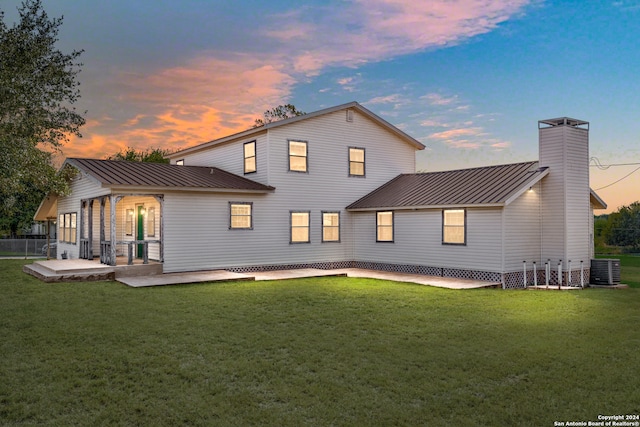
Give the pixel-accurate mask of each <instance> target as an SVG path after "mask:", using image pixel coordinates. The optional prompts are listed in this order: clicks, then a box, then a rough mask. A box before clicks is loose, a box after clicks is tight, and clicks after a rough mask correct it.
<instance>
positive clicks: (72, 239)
mask: <svg viewBox="0 0 640 427" xmlns="http://www.w3.org/2000/svg"><path fill="white" fill-rule="evenodd" d="M77 218H78V214H77V213H76V212H72V213H64V214H60V217H59V219H58V229H59V234H58V240H60V241H61V242H64V243H73V244H75V243H76V230H77V225H76V222H77Z"/></svg>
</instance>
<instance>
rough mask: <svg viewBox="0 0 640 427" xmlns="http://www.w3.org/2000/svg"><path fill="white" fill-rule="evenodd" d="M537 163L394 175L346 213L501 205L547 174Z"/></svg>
mask: <svg viewBox="0 0 640 427" xmlns="http://www.w3.org/2000/svg"><path fill="white" fill-rule="evenodd" d="M548 172H549V171H548V168H540V167H538V162H524V163H513V164H508V165H500V166H487V167H481V168H472V169H460V170H453V171H444V172H429V173H417V174H403V175H398V176H397V177H396V178H394V179H393V180H391V181H389V182H388V183H386V184H384V185H383V186H381V187H379V188H378V189H376V190H374V191H372V192H371V193H369V194H367V195H366V196H364V197H363V198H361V199H360V200H358V201H356V202H355V203H352V204H351V205H349V206H347V209H349V210H375V209H383V208H394V209H398V208H407V209H408V208H417V207H445V206H459V207H464V206H505V205H507V204H509V203H511V201H513V200H514V199H515V198H516V197H518V196H519V195H520V194H522V193H523V192H524V191H526V190H527V189H528V188H530V187H531V186H532V185H534V184H535V183H536V182H538V181H539V180H541V179H542V178H543V177H544V176H546V175H547V174H548Z"/></svg>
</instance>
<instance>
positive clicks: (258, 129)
mask: <svg viewBox="0 0 640 427" xmlns="http://www.w3.org/2000/svg"><path fill="white" fill-rule="evenodd" d="M348 109H352V110H355V111H358V112H359V113H361V114H362V115H364V116H365V117H367V118H369V119H370V120H372V121H373V122H374V123H376V124H377V125H379V126H381V127H383V128H385V129H386V130H388V131H390V132H391V133H392V134H394V135H396V136H397V137H398V138H400V139H401V140H403V141H404V142H406V143H408V144H410V145H411V146H413V147H414V148H415V149H416V150H424V148H425V146H424V145H423V144H422V143H421V142H419V141H418V140H417V139H415V138H413V137H411V136H409V135H408V134H407V133H405V132H403V131H402V130H400V129H398V128H397V127H395V126H394V125H392V124H391V123H389V122H387V121H386V120H384V119H383V118H381V117H379V116H378V115H376V114H374V113H373V112H371V111H369V110H368V109H366V108H365V107H363V106H362V105H360V104H358V103H357V102H355V101H354V102H349V103H347V104H342V105H337V106H335V107H330V108H325V109H323V110H318V111H314V112H312V113H308V114H303V115H301V116H296V117H290V118H288V119H283V120H278V121H274V122H271V123H267V124H265V125H264V126H260V127H256V128H252V129H248V130H246V131H243V132H239V133H236V134H233V135H229V136H225V137H223V138H218V139H214V140H213V141H209V142H205V143H203V144H199V145H196V146H194V147H190V148H186V149H184V150H180V151H176V152H175V153H173V154H170V155H169V156H168V157H169V158H170V159H177V158H180V157H181V156H184V155H186V154H191V153H194V152H197V151H201V150H205V149H208V148H211V147H215V146H217V145H221V144H224V143H227V142H231V141H234V140H240V139H246V138H251V137H255V136H257V135H259V134H260V133H263V132H266V131H268V130H270V129H274V128H279V127H282V126H287V125H290V124H292V123H299V122H302V121H305V120H309V119H313V118H315V117H320V116H323V115H326V114H331V113H335V112H336V111H341V110H348Z"/></svg>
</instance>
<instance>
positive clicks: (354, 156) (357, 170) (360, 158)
mask: <svg viewBox="0 0 640 427" xmlns="http://www.w3.org/2000/svg"><path fill="white" fill-rule="evenodd" d="M349 176H364V148H355V147H349Z"/></svg>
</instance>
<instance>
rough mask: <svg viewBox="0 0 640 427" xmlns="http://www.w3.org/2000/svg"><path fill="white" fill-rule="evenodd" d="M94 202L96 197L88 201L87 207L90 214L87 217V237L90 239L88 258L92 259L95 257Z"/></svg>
mask: <svg viewBox="0 0 640 427" xmlns="http://www.w3.org/2000/svg"><path fill="white" fill-rule="evenodd" d="M93 202H94V199H91V200H89V201H88V202H87V203H88V204H89V206H88V209H87V215H88V216H89V218H87V227H88V230H87V239H89V248H88V251H87V258H89V259H90V260H92V259H93Z"/></svg>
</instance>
